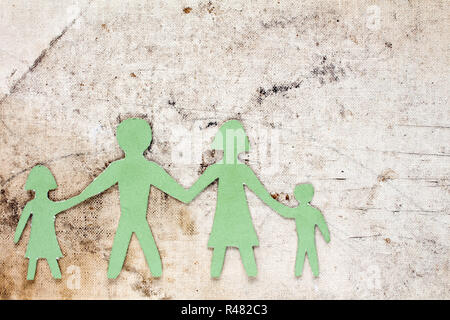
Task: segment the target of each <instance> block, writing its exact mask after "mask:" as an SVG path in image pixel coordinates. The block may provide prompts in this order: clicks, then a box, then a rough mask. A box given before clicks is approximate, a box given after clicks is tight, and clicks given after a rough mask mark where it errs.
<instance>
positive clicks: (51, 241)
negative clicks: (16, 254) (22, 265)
mask: <svg viewBox="0 0 450 320" xmlns="http://www.w3.org/2000/svg"><path fill="white" fill-rule="evenodd" d="M28 206H29V210H30V211H31V213H32V215H33V217H32V220H31V232H30V239H29V241H28V246H27V251H26V253H25V257H26V258H29V259H30V260H35V259H39V258H45V259H47V260H56V259H58V258H61V257H62V256H63V254H62V252H61V248H60V247H59V243H58V239H57V238H56V231H55V215H56V214H58V213H59V212H60V211H61V210H60V209H61V208H60V207H61V203H57V202H53V201H51V200H50V199H48V198H46V199H45V198H44V199H33V200H31V201H30V202H29V203H28V204H27V207H28Z"/></svg>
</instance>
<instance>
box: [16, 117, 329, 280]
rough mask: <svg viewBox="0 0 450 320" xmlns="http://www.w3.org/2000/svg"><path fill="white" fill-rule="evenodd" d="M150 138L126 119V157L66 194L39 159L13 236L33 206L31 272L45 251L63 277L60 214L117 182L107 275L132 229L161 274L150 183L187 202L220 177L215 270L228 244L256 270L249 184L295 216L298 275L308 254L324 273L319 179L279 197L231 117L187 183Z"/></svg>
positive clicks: (114, 272) (141, 124)
mask: <svg viewBox="0 0 450 320" xmlns="http://www.w3.org/2000/svg"><path fill="white" fill-rule="evenodd" d="M151 140H152V131H151V128H150V125H149V124H148V123H147V122H146V121H145V120H142V119H138V118H131V119H127V120H124V121H122V122H121V123H120V124H119V126H118V127H117V141H118V143H119V146H120V148H121V149H122V150H123V151H124V153H125V157H124V158H122V159H120V160H117V161H114V162H112V163H111V164H110V165H109V166H108V167H107V168H106V169H105V170H104V171H103V172H102V173H101V174H100V175H99V176H98V177H97V178H95V179H94V181H93V182H92V183H91V184H90V185H88V186H87V187H86V189H84V191H82V192H81V193H80V194H79V195H77V196H75V197H73V198H70V199H68V200H65V201H52V200H50V199H49V198H48V192H49V191H50V190H53V189H56V188H57V184H56V181H55V178H54V177H53V175H52V173H51V172H50V170H49V169H48V168H47V167H45V166H42V165H37V166H35V167H33V169H32V170H31V172H30V173H29V176H28V179H27V181H26V184H25V189H26V190H34V192H35V196H34V198H33V199H32V200H30V201H29V202H28V203H27V204H26V205H25V207H24V209H23V212H22V214H21V217H20V220H19V223H18V225H17V229H16V233H15V236H14V242H15V243H17V242H18V241H19V239H20V237H21V235H22V232H23V230H24V227H25V225H26V224H27V221H28V219H29V217H30V215H31V214H33V218H32V226H31V232H30V239H29V242H28V247H27V251H26V253H25V257H27V258H28V259H29V263H28V273H27V279H28V280H33V279H34V277H35V273H36V264H37V261H38V259H39V258H43V259H47V262H48V264H49V267H50V271H51V274H52V276H53V277H54V278H56V279H60V278H61V271H60V269H59V265H58V259H59V258H61V257H62V256H63V255H62V252H61V249H60V247H59V244H58V240H57V238H56V233H55V216H56V215H57V214H58V213H61V212H63V211H64V210H66V209H69V208H71V207H73V206H75V205H77V204H79V203H81V202H83V201H84V200H86V199H88V198H90V197H92V196H95V195H97V194H100V193H102V192H103V191H105V190H106V189H108V188H110V187H112V186H114V185H115V184H118V187H119V199H120V209H121V215H120V219H119V224H118V227H117V231H116V234H115V236H114V240H113V246H112V250H111V255H110V258H109V264H108V273H107V274H108V278H110V279H115V278H116V277H117V276H118V275H119V273H120V271H121V270H122V266H123V263H124V261H125V257H126V254H127V250H128V246H129V243H130V241H131V236H132V234H133V233H135V234H136V236H137V239H138V241H139V243H140V245H141V248H142V250H143V252H144V255H145V258H146V260H147V263H148V266H149V268H150V271H151V273H152V275H153V276H154V277H160V276H161V273H162V265H161V258H160V255H159V252H158V249H157V246H156V243H155V240H154V238H153V235H152V232H151V230H150V226H149V224H148V222H147V218H146V216H147V207H148V198H149V193H150V186H155V187H156V188H158V189H160V190H161V191H163V192H165V193H167V194H168V195H170V196H172V197H173V198H175V199H178V200H180V201H182V202H184V203H189V202H190V201H192V200H193V199H194V198H195V197H196V196H197V195H198V194H199V193H200V192H201V191H202V190H204V189H205V188H206V187H207V186H209V185H210V184H212V183H213V182H214V181H216V180H218V194H217V203H216V211H215V216H214V222H213V227H212V232H211V234H210V238H209V241H208V247H210V248H213V255H212V262H211V277H213V278H217V277H219V276H220V274H221V272H222V267H223V263H224V259H225V252H226V249H227V247H237V248H238V249H239V252H240V255H241V259H242V263H243V265H244V269H245V271H246V273H247V275H248V276H250V277H255V276H256V274H257V267H256V261H255V256H254V252H253V247H254V246H258V245H259V241H258V237H257V235H256V231H255V228H254V226H253V223H252V218H251V216H250V212H249V208H248V204H247V199H246V194H245V188H244V185H246V186H247V187H248V188H249V189H250V190H252V191H253V192H254V193H255V194H256V195H257V196H258V197H259V198H260V199H261V200H262V201H263V202H264V203H265V204H266V205H268V206H269V207H270V208H272V209H273V210H274V211H276V212H278V213H279V214H280V215H282V216H283V217H286V218H294V219H295V221H296V225H297V234H298V249H297V257H296V263H295V275H296V276H301V274H302V270H303V264H304V260H305V256H306V255H307V256H308V259H309V263H310V266H311V270H312V272H313V274H314V276H318V274H319V265H318V259H317V252H316V245H315V227H316V226H317V227H318V228H319V230H320V231H321V233H322V235H323V237H324V239H325V241H326V242H329V241H330V234H329V230H328V227H327V224H326V222H325V219H324V217H323V215H322V214H321V212H320V211H319V210H318V209H316V208H314V207H312V206H311V205H310V204H309V202H310V201H311V199H312V197H313V195H314V189H313V186H312V185H311V184H299V185H297V186H296V187H295V190H294V195H295V198H296V199H297V201H298V202H299V205H298V206H297V207H295V208H291V207H288V206H285V205H283V204H281V203H280V202H278V201H276V200H275V199H274V198H273V197H272V196H271V195H270V193H269V192H268V191H267V190H266V189H265V188H264V186H263V185H262V183H261V182H260V181H259V179H258V178H257V177H256V175H255V174H254V172H253V171H252V170H251V169H250V167H248V166H247V165H246V164H244V163H242V162H240V161H239V159H238V156H239V154H240V153H242V152H249V140H248V137H247V136H246V135H245V132H244V128H243V126H242V124H241V123H240V122H239V121H237V120H229V121H226V122H225V123H224V124H223V125H222V126H221V127H220V129H219V132H218V133H217V135H216V137H215V139H214V141H213V144H212V146H211V147H212V149H214V150H223V158H222V159H221V160H220V161H218V162H217V163H215V164H212V165H210V166H209V167H207V169H206V170H205V171H204V173H203V174H202V175H201V176H200V178H199V179H198V180H197V181H196V182H195V183H194V184H193V186H192V187H191V188H189V189H187V190H186V189H185V188H183V187H182V186H181V185H179V184H178V183H177V182H176V181H175V180H174V179H173V178H172V177H171V176H170V175H169V174H168V173H167V172H166V171H165V170H164V169H163V168H161V167H160V166H159V165H158V164H156V163H155V162H152V161H149V160H148V159H146V158H145V157H144V155H143V154H144V151H145V150H147V148H148V147H149V146H150V143H151Z"/></svg>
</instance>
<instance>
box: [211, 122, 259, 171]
mask: <svg viewBox="0 0 450 320" xmlns="http://www.w3.org/2000/svg"><path fill="white" fill-rule="evenodd" d="M211 148H212V149H214V150H223V153H224V155H223V161H224V163H226V164H236V162H237V158H238V155H239V154H240V153H242V152H249V151H250V143H249V141H248V137H247V135H246V134H245V131H244V127H243V126H242V124H241V123H240V122H239V121H238V120H228V121H227V122H225V123H224V124H223V125H222V126H221V127H220V128H219V132H217V134H216V137H215V138H214V141H213V143H212V145H211Z"/></svg>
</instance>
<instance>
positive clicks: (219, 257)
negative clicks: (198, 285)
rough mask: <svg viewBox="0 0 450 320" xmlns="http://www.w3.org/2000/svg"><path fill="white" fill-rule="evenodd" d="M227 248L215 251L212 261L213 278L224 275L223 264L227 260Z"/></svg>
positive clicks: (215, 249)
mask: <svg viewBox="0 0 450 320" xmlns="http://www.w3.org/2000/svg"><path fill="white" fill-rule="evenodd" d="M226 250H227V247H216V248H214V251H213V256H212V261H211V277H212V278H218V277H220V274H221V273H222V268H223V262H224V260H225V251H226Z"/></svg>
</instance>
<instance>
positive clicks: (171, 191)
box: [151, 164, 189, 203]
mask: <svg viewBox="0 0 450 320" xmlns="http://www.w3.org/2000/svg"><path fill="white" fill-rule="evenodd" d="M153 168H154V170H153V172H151V177H152V185H154V186H155V187H156V188H158V189H159V190H161V191H162V192H164V193H167V194H168V195H169V196H171V197H173V198H175V199H177V200H179V201H182V202H184V203H188V202H189V199H188V191H187V190H186V189H185V188H183V187H182V186H181V185H179V184H178V182H176V181H175V179H174V178H172V177H171V176H170V175H169V174H168V173H167V171H166V170H164V169H163V168H161V167H160V166H158V165H157V164H155V166H154V167H153Z"/></svg>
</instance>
